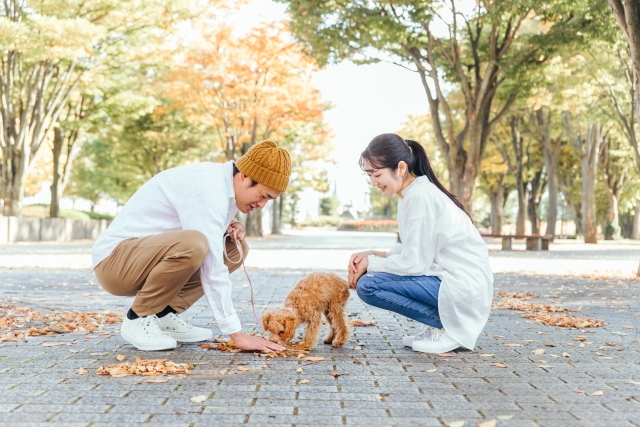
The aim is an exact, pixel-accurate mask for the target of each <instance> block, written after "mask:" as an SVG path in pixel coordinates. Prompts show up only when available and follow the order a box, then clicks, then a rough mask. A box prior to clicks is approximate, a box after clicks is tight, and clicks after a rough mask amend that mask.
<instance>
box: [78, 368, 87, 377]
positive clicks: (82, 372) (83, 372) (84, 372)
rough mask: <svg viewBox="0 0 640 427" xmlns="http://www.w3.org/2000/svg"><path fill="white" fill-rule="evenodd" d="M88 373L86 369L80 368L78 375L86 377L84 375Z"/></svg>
mask: <svg viewBox="0 0 640 427" xmlns="http://www.w3.org/2000/svg"><path fill="white" fill-rule="evenodd" d="M87 372H89V371H87V370H86V369H84V368H80V369H78V375H84V374H86V373H87Z"/></svg>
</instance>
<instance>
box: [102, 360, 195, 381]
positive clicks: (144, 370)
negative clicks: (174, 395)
mask: <svg viewBox="0 0 640 427" xmlns="http://www.w3.org/2000/svg"><path fill="white" fill-rule="evenodd" d="M190 369H193V366H191V365H188V364H186V363H174V362H169V361H167V360H166V359H149V360H142V359H140V358H139V357H138V358H136V361H135V362H125V363H118V364H116V365H109V366H100V367H99V368H98V370H97V371H96V374H98V375H110V376H112V377H116V378H120V377H125V376H127V375H142V376H157V375H180V374H188V373H190V372H191V371H190Z"/></svg>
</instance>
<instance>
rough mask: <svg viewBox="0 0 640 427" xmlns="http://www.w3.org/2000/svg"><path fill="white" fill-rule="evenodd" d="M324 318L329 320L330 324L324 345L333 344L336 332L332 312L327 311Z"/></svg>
mask: <svg viewBox="0 0 640 427" xmlns="http://www.w3.org/2000/svg"><path fill="white" fill-rule="evenodd" d="M324 317H326V318H327V323H328V324H329V333H328V334H327V336H326V338H325V339H324V343H325V344H331V343H332V342H333V339H334V338H335V336H336V330H335V326H334V325H333V319H332V318H331V312H330V311H329V310H327V311H325V312H324Z"/></svg>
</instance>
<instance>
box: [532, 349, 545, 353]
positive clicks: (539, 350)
mask: <svg viewBox="0 0 640 427" xmlns="http://www.w3.org/2000/svg"><path fill="white" fill-rule="evenodd" d="M531 354H544V348H539V349H537V350H533V351H532V352H531Z"/></svg>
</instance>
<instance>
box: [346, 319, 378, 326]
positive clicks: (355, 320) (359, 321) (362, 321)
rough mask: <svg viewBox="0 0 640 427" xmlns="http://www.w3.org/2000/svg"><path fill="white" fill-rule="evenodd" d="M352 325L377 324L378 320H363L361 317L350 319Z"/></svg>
mask: <svg viewBox="0 0 640 427" xmlns="http://www.w3.org/2000/svg"><path fill="white" fill-rule="evenodd" d="M349 325H351V326H376V322H374V321H373V320H362V319H360V318H358V319H353V320H349Z"/></svg>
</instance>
